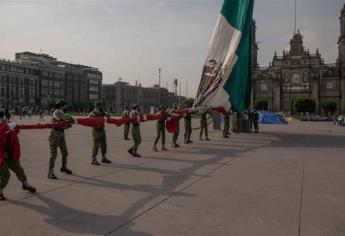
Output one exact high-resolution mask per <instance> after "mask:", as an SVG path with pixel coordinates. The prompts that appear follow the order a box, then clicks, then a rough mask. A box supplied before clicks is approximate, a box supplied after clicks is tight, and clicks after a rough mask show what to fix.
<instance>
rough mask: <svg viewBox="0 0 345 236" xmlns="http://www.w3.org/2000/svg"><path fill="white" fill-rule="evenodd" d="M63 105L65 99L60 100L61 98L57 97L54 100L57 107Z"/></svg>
mask: <svg viewBox="0 0 345 236" xmlns="http://www.w3.org/2000/svg"><path fill="white" fill-rule="evenodd" d="M65 105H66V102H65V100H62V99H59V100H57V101H56V102H55V106H57V107H63V106H65Z"/></svg>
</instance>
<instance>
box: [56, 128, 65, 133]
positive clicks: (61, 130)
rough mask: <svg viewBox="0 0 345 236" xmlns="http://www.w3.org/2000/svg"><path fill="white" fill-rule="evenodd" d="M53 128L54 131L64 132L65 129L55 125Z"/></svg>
mask: <svg viewBox="0 0 345 236" xmlns="http://www.w3.org/2000/svg"><path fill="white" fill-rule="evenodd" d="M53 130H54V131H59V132H63V131H64V130H65V129H63V128H56V127H54V128H53Z"/></svg>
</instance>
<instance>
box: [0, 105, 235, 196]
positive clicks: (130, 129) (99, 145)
mask: <svg viewBox="0 0 345 236" xmlns="http://www.w3.org/2000/svg"><path fill="white" fill-rule="evenodd" d="M65 106H66V102H65V101H63V100H58V101H57V102H56V103H55V110H54V112H53V115H52V122H65V121H68V125H65V126H63V127H59V128H57V127H56V128H52V129H51V131H50V135H49V138H48V141H49V147H50V159H49V169H48V178H49V179H54V180H56V179H58V178H57V176H56V175H55V172H54V167H55V162H56V158H57V152H58V149H60V152H61V156H62V165H61V168H60V171H61V172H62V173H65V174H67V175H71V174H72V173H73V172H72V170H70V169H69V168H68V167H67V160H68V148H67V144H66V139H65V130H66V129H69V128H71V126H72V125H71V124H74V123H75V121H74V119H73V117H72V116H70V115H68V114H67V113H66V112H65V111H66V110H65ZM178 110H179V109H178V106H177V104H174V105H173V107H172V109H170V111H169V112H168V111H167V109H166V107H165V106H160V108H159V112H158V114H159V117H160V119H159V120H157V124H156V128H157V137H156V139H155V141H154V145H153V148H152V149H153V150H154V151H158V149H157V144H158V142H159V140H160V139H161V140H162V148H161V150H162V151H167V150H168V149H167V148H166V145H165V127H166V121H167V120H168V119H171V118H175V125H176V127H175V130H174V134H173V138H172V147H173V148H178V147H180V145H179V144H178V143H177V140H178V137H179V132H180V124H179V123H180V119H182V118H183V119H184V126H185V133H184V144H190V143H193V141H192V140H191V134H192V114H194V113H195V111H194V110H188V111H187V112H184V113H183V114H178ZM210 113H211V112H210V110H209V109H207V107H204V109H202V110H201V111H200V140H203V138H202V136H203V133H205V140H207V141H209V140H210V139H209V138H208V124H207V115H208V114H210ZM140 115H141V111H140V106H139V105H138V104H134V105H133V106H132V110H131V111H130V112H129V110H128V106H126V107H125V110H124V111H123V113H122V117H123V118H135V119H134V121H133V122H128V123H126V124H125V125H124V133H123V136H124V139H125V140H129V137H128V136H129V133H131V136H132V140H133V145H132V147H131V148H130V149H129V150H128V153H129V154H131V156H133V157H137V158H140V157H141V155H140V154H139V153H138V147H139V145H140V143H141V135H140ZM89 117H93V118H98V117H109V115H108V114H107V113H106V112H104V110H103V104H102V103H101V102H99V101H97V102H95V104H94V110H93V111H92V112H91V113H90V114H89ZM4 122H5V123H0V124H6V125H7V121H6V119H4ZM10 124H14V123H8V125H7V126H8V127H11V125H10ZM7 126H4V127H7ZM0 127H2V126H0ZM227 127H229V126H227ZM11 129H12V130H10V128H9V131H6V132H8V133H10V132H15V131H16V130H15V128H13V127H12V128H11ZM17 132H19V129H17ZM92 139H93V147H92V158H91V164H92V165H100V163H99V162H98V160H97V155H98V151H99V149H100V150H101V155H102V159H101V162H102V163H105V164H110V163H111V161H110V160H109V159H108V158H107V156H106V154H107V141H106V132H105V127H104V125H103V126H102V127H99V128H92ZM18 142H19V141H18ZM7 145H10V144H7ZM5 146H6V145H5ZM9 170H12V171H13V172H14V173H15V174H16V175H17V178H18V179H19V181H21V182H22V188H23V190H28V191H29V192H31V193H35V192H36V189H35V188H34V187H32V186H31V185H30V184H29V183H28V182H27V177H26V175H25V173H24V170H23V168H22V167H21V165H20V161H19V157H15V155H14V153H11V150H10V149H9V148H7V149H6V150H5V158H4V163H0V200H6V198H5V196H4V194H3V189H4V188H5V187H6V185H7V183H8V180H9V178H10V174H9Z"/></svg>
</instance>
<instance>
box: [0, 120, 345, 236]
mask: <svg viewBox="0 0 345 236" xmlns="http://www.w3.org/2000/svg"><path fill="white" fill-rule="evenodd" d="M22 122H23V123H24V122H25V123H30V122H35V121H34V119H33V120H28V119H26V120H24V121H22ZM18 123H20V122H19V121H18ZM195 124H197V121H195ZM261 128H262V132H261V133H259V134H244V133H243V134H232V135H231V137H230V138H229V139H222V138H221V132H220V131H211V132H210V138H211V140H212V141H211V142H200V141H198V139H197V135H198V131H197V130H194V131H193V132H194V133H193V140H194V141H195V143H194V144H191V145H187V146H186V145H183V147H182V148H179V149H176V150H171V148H170V150H169V151H168V152H157V153H154V152H153V151H152V150H151V148H152V144H153V140H154V136H155V133H156V132H155V124H154V122H147V123H144V124H142V130H141V131H142V137H143V143H142V145H141V147H140V149H139V152H140V153H141V154H142V155H143V158H140V159H138V158H137V159H135V158H131V157H129V155H128V153H127V149H128V148H129V146H130V145H131V144H132V142H131V141H123V140H122V128H117V127H115V126H107V135H108V137H107V140H108V152H109V155H108V156H109V158H110V159H111V160H112V161H113V163H112V164H111V165H102V166H91V165H90V159H91V157H90V152H91V129H90V128H86V127H81V126H79V125H75V126H73V128H72V129H70V130H68V131H67V132H66V137H67V142H68V147H69V167H70V168H71V169H72V170H73V172H74V175H72V176H67V175H64V174H62V173H60V171H59V167H60V163H61V159H58V160H57V166H56V174H57V176H58V177H59V180H56V181H54V180H49V179H47V171H48V158H49V147H48V141H47V139H48V135H49V130H23V131H21V133H20V140H21V146H22V159H21V160H22V164H23V166H24V168H25V170H26V174H27V176H28V177H29V180H30V182H31V183H32V184H33V185H34V186H35V187H37V188H38V193H37V194H35V195H31V194H29V193H27V192H24V191H22V190H21V185H20V184H19V182H18V181H17V180H16V177H15V176H14V175H13V174H12V177H11V181H10V184H9V186H8V187H7V188H6V190H5V194H6V197H7V198H8V199H9V201H7V202H1V203H0V212H1V218H0V235H1V236H11V235H25V236H31V235H32V236H39V235H42V236H43V235H50V236H52V235H128V236H153V235H155V236H156V235H157V236H201V235H210V236H223V235H224V236H229V235H234V236H242V235H248V236H249V235H254V236H258V235H262V236H269V235H272V236H273V235H274V236H283V235H286V236H290V235H291V236H298V235H305V236H307V235H308V236H318V235H320V236H321V235H327V236H331V235H345V171H344V168H345V128H339V127H336V126H334V125H333V124H332V123H330V122H320V123H312V122H298V123H294V124H289V125H265V126H262V127H261ZM182 133H183V130H182ZM167 141H168V144H169V145H168V147H170V144H171V135H168V137H167ZM180 143H181V142H180Z"/></svg>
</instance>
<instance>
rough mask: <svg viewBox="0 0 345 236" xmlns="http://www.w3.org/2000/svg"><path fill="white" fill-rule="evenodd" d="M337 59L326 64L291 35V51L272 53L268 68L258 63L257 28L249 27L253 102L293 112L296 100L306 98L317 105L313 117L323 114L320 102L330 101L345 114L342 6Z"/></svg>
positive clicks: (344, 13)
mask: <svg viewBox="0 0 345 236" xmlns="http://www.w3.org/2000/svg"><path fill="white" fill-rule="evenodd" d="M339 19H340V26H341V27H340V28H341V30H340V36H339V40H338V58H337V60H336V62H335V63H334V64H325V62H324V60H323V58H322V55H321V54H320V52H319V50H316V51H315V52H310V51H309V49H306V48H305V47H304V45H303V36H302V34H301V33H300V32H299V30H298V31H297V32H295V33H294V34H293V37H292V39H291V40H290V49H289V50H288V51H282V54H281V55H277V53H276V52H275V53H274V56H273V59H272V62H271V63H270V64H269V66H268V67H259V66H258V63H257V51H258V47H257V44H256V43H255V31H256V26H255V22H253V27H252V38H253V42H254V43H253V44H252V65H253V75H252V80H253V100H254V102H255V101H258V100H265V101H266V102H267V105H268V107H267V109H268V110H270V111H273V112H280V111H282V112H287V113H291V112H292V111H293V109H292V107H293V106H292V104H293V101H294V99H295V98H297V97H309V98H312V99H314V100H315V102H316V111H315V113H316V114H323V110H322V103H323V102H324V101H326V100H327V101H329V100H332V101H334V102H336V104H337V109H336V111H337V112H342V113H344V112H345V5H344V8H343V9H342V10H341V16H340V18H339Z"/></svg>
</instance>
